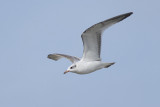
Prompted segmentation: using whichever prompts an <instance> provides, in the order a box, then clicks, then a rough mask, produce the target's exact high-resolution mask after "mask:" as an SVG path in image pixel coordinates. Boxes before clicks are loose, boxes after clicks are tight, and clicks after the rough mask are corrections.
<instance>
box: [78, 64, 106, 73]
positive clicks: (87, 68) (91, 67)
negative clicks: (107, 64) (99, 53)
mask: <svg viewBox="0 0 160 107" xmlns="http://www.w3.org/2000/svg"><path fill="white" fill-rule="evenodd" d="M77 68H78V71H77V72H76V73H78V74H88V73H91V72H94V71H96V70H98V69H101V68H103V66H102V62H101V61H91V62H86V61H80V62H79V63H78V64H77Z"/></svg>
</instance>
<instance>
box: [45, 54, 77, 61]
mask: <svg viewBox="0 0 160 107" xmlns="http://www.w3.org/2000/svg"><path fill="white" fill-rule="evenodd" d="M48 58H49V59H53V60H55V61H57V60H59V59H60V58H67V59H68V60H70V61H71V62H72V63H75V62H77V61H79V60H80V59H79V58H77V57H75V56H69V55H65V54H49V55H48Z"/></svg>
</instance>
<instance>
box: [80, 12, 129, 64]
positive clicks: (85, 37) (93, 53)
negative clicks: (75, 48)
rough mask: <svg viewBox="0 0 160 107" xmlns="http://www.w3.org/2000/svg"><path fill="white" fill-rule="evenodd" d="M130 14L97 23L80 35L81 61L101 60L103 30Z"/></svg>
mask: <svg viewBox="0 0 160 107" xmlns="http://www.w3.org/2000/svg"><path fill="white" fill-rule="evenodd" d="M131 14H132V12H130V13H126V14H122V15H119V16H116V17H113V18H110V19H108V20H105V21H102V22H100V23H97V24H95V25H93V26H91V27H90V28H88V29H87V30H85V31H84V32H83V34H82V36H81V37H82V41H83V46H84V50H83V56H82V60H85V61H96V60H101V58H100V52H101V34H102V33H103V31H104V30H105V29H107V28H108V27H110V26H111V25H113V24H115V23H117V22H120V21H122V20H123V19H125V18H127V17H128V16H130V15H131Z"/></svg>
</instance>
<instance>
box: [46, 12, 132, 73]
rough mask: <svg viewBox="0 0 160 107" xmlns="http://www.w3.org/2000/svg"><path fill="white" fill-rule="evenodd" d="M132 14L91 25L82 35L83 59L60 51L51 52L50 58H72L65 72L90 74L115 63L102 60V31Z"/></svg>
mask: <svg viewBox="0 0 160 107" xmlns="http://www.w3.org/2000/svg"><path fill="white" fill-rule="evenodd" d="M131 14H133V12H129V13H125V14H121V15H118V16H115V17H113V18H110V19H107V20H104V21H102V22H99V23H97V24H95V25H93V26H91V27H90V28H88V29H86V30H85V31H84V32H83V33H82V35H81V38H82V41H83V47H84V49H83V56H82V58H81V59H80V58H78V57H75V56H70V55H65V54H58V53H54V54H49V55H48V58H49V59H53V60H55V61H57V60H59V59H61V58H67V59H68V60H70V61H71V62H72V65H71V66H69V67H68V69H67V70H66V71H65V72H64V74H66V73H68V72H72V73H77V74H88V73H91V72H94V71H96V70H99V69H102V68H108V67H110V66H111V65H113V64H114V62H112V63H104V62H101V58H100V52H101V36H102V33H103V32H104V30H105V29H107V28H108V27H110V26H111V25H113V24H115V23H117V22H120V21H122V20H123V19H125V18H127V17H128V16H130V15H131Z"/></svg>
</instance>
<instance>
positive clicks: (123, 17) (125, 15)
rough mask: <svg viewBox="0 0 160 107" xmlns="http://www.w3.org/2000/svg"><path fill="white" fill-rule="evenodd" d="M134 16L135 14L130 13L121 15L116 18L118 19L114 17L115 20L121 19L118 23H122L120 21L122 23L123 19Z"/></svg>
mask: <svg viewBox="0 0 160 107" xmlns="http://www.w3.org/2000/svg"><path fill="white" fill-rule="evenodd" d="M132 14H133V12H128V13H125V14H122V15H119V16H116V17H114V18H113V19H116V18H119V21H118V22H120V21H122V20H123V19H125V18H127V17H129V16H130V15H132Z"/></svg>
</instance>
